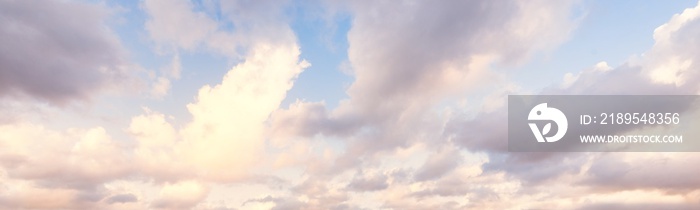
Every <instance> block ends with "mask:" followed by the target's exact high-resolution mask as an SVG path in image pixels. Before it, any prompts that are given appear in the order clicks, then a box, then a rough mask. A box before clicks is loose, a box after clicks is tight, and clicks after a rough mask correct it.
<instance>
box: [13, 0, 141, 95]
mask: <svg viewBox="0 0 700 210" xmlns="http://www.w3.org/2000/svg"><path fill="white" fill-rule="evenodd" d="M109 13H110V11H109V10H108V9H107V8H105V7H104V6H103V5H99V4H89V3H83V2H73V1H51V2H34V1H2V2H0V24H1V25H3V27H2V29H0V40H2V45H3V46H4V47H3V48H2V49H0V63H2V67H0V96H8V95H14V96H30V97H32V98H37V99H40V100H43V101H48V102H51V103H54V104H64V103H66V102H68V101H72V100H85V99H88V98H91V97H92V96H93V94H94V93H95V92H97V91H99V90H103V89H106V88H109V87H115V85H117V84H123V82H126V81H128V77H129V76H128V71H129V70H128V69H129V66H130V64H129V62H128V60H127V58H126V56H127V53H126V51H125V49H123V47H122V45H121V44H120V41H119V38H118V37H117V36H116V35H115V34H114V33H113V32H112V31H110V30H109V28H108V27H107V26H106V24H105V19H106V18H107V17H108V16H109Z"/></svg>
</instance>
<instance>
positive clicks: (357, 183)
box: [348, 174, 388, 192]
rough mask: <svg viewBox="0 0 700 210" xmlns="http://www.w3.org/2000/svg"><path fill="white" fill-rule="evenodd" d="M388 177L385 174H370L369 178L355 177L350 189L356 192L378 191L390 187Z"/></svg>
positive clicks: (349, 186)
mask: <svg viewBox="0 0 700 210" xmlns="http://www.w3.org/2000/svg"><path fill="white" fill-rule="evenodd" d="M387 178H388V177H387V176H386V175H385V174H373V175H372V174H370V175H369V176H367V177H355V178H354V179H353V180H352V181H351V182H350V184H348V188H349V189H351V190H355V191H360V192H363V191H377V190H383V189H386V188H387V187H388V183H387Z"/></svg>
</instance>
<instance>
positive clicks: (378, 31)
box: [0, 0, 700, 209]
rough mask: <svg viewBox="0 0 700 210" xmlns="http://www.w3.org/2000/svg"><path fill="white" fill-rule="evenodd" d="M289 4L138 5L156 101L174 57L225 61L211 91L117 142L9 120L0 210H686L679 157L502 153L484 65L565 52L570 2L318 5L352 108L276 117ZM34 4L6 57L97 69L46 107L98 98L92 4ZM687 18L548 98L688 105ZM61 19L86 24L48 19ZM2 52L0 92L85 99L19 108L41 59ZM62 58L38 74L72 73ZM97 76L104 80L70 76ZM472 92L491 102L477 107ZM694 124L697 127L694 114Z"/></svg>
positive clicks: (107, 51)
mask: <svg viewBox="0 0 700 210" xmlns="http://www.w3.org/2000/svg"><path fill="white" fill-rule="evenodd" d="M286 3H287V2H277V1H261V2H258V1H256V3H251V2H249V1H221V2H219V1H201V2H191V1H184V0H182V1H161V0H147V1H143V2H142V3H140V4H139V8H140V9H142V10H143V12H145V16H146V20H145V24H144V26H145V28H144V29H143V30H144V31H143V32H144V34H145V35H147V36H148V38H149V41H152V43H151V44H153V47H154V49H155V50H156V51H158V53H164V54H166V55H172V56H173V62H172V64H171V67H172V70H170V71H164V72H165V73H163V75H160V77H159V78H162V80H161V79H158V80H161V81H164V82H162V84H161V83H157V85H156V87H159V88H156V89H154V90H157V91H155V93H157V94H156V95H162V94H163V93H165V92H167V89H168V87H169V85H170V83H169V80H170V79H177V78H178V77H179V74H180V71H181V66H180V65H179V62H180V61H179V59H180V57H179V56H183V55H185V54H186V53H189V52H199V51H205V52H207V53H215V54H217V55H224V56H227V57H229V58H232V60H235V61H236V64H235V65H232V66H233V67H232V68H231V69H230V70H229V71H228V72H227V73H226V74H225V75H223V78H222V80H221V81H220V82H219V83H218V84H216V85H204V86H203V87H201V88H199V91H198V92H197V93H196V94H195V97H194V99H193V101H191V102H190V103H189V104H186V105H185V104H181V105H182V107H183V109H184V110H186V111H187V112H188V113H189V114H190V116H191V119H187V118H185V119H180V118H175V117H172V116H170V115H169V113H164V111H162V110H152V109H149V108H144V109H143V110H144V111H143V113H141V114H138V115H136V116H127V119H130V121H129V122H128V123H127V124H126V125H124V128H123V130H110V129H108V127H107V126H88V128H70V129H60V128H55V127H52V126H48V125H43V124H42V123H41V121H40V120H33V119H23V118H20V119H17V121H16V122H12V123H6V124H0V208H3V209H149V208H150V209H381V208H385V209H542V208H556V209H609V208H615V209H639V208H642V207H647V208H652V209H659V208H661V209H668V208H672V209H697V208H699V207H700V206H698V201H700V192H699V191H698V190H697V189H699V187H700V180H699V179H698V178H697V177H696V176H694V174H697V172H698V170H694V169H692V167H691V168H689V167H688V165H690V164H692V163H694V162H697V161H698V157H697V155H694V154H692V153H688V154H674V153H636V154H626V153H615V154H597V153H563V154H562V153H517V154H516V153H508V152H507V149H506V148H507V145H506V142H507V139H506V138H507V136H506V134H505V133H506V132H505V131H504V125H506V124H507V116H506V112H505V110H506V107H505V105H504V104H505V103H503V101H504V100H505V99H506V95H508V94H511V93H519V92H518V88H517V85H514V84H512V81H509V80H508V75H507V74H509V72H503V71H494V70H493V69H492V66H493V65H494V64H495V65H520V64H522V63H524V62H527V61H528V59H529V58H530V57H531V56H532V55H533V54H535V53H539V52H543V51H547V50H549V49H553V48H555V47H556V46H557V45H558V44H560V43H562V42H564V41H566V40H567V38H568V34H569V33H570V32H571V31H572V30H573V29H574V27H575V26H576V23H577V21H578V20H577V18H578V17H573V16H572V12H571V11H572V10H573V9H575V8H576V7H577V5H578V4H577V2H570V1H557V2H544V1H529V2H527V3H525V2H512V1H440V2H428V1H405V2H403V1H402V2H374V1H347V2H346V1H331V2H325V3H324V5H325V6H327V7H329V9H328V10H331V11H339V12H341V13H348V14H350V16H351V17H352V27H351V29H350V31H349V33H348V41H349V48H348V56H349V57H348V60H349V66H350V67H351V74H352V75H353V76H354V77H355V80H354V82H353V83H352V84H351V85H350V86H349V87H348V89H347V93H348V96H349V97H348V98H347V99H346V100H343V101H341V103H340V104H339V105H338V107H334V108H329V107H326V104H325V103H324V102H305V101H301V100H297V101H296V102H294V103H292V104H291V105H290V106H289V107H288V108H282V109H280V108H279V106H280V104H281V103H282V101H283V100H284V99H285V98H286V97H287V91H288V90H290V89H291V88H292V86H293V84H294V82H295V79H296V78H297V77H298V76H299V75H300V74H301V73H302V72H303V70H304V69H305V68H307V67H308V66H309V65H310V64H309V63H308V62H306V61H305V60H303V59H301V58H300V57H301V50H303V49H300V47H299V44H298V43H297V40H296V35H295V33H294V31H292V30H291V28H290V26H289V23H288V22H286V21H285V20H284V18H285V9H286V6H288V5H286ZM30 4H32V3H31V2H12V1H3V2H2V3H0V5H2V6H3V7H0V11H2V13H0V22H1V23H6V25H10V26H12V27H3V29H2V31H0V32H1V33H2V34H0V36H7V37H9V38H18V37H29V38H32V40H31V42H26V43H10V44H14V45H13V46H14V47H16V49H14V50H16V51H22V50H24V51H27V52H30V51H32V50H33V51H37V50H39V49H41V48H37V46H33V44H37V43H45V44H47V46H49V47H50V49H54V48H53V47H57V48H56V49H58V50H67V51H66V52H73V51H70V50H75V51H76V52H81V53H83V52H90V53H92V54H90V56H98V55H103V56H106V57H100V58H104V59H106V60H100V59H97V60H96V61H95V62H97V63H92V62H87V63H84V64H83V63H81V64H80V65H86V66H77V67H80V68H72V67H71V68H66V69H69V70H66V69H59V70H57V71H65V72H63V73H64V74H63V75H67V77H65V78H64V77H58V78H55V77H53V78H52V79H55V81H54V80H51V81H50V82H48V83H46V84H44V83H42V85H47V87H44V86H41V87H44V88H49V87H51V88H53V89H54V90H52V91H59V90H63V89H61V88H57V87H60V85H67V84H70V85H76V87H73V86H68V87H69V88H68V89H71V88H77V86H80V87H81V88H85V87H98V86H101V85H104V84H107V83H108V82H105V81H110V80H109V79H106V78H111V76H114V75H115V74H116V73H115V72H113V71H111V70H109V69H111V67H114V66H117V67H118V66H119V65H121V64H123V63H122V62H123V61H121V60H120V59H116V60H111V59H113V58H121V57H120V56H122V55H121V52H119V51H120V50H118V49H119V47H118V46H119V44H118V42H117V41H115V40H117V39H116V38H114V37H113V36H114V35H111V33H110V32H109V30H107V29H106V28H104V26H103V23H102V22H101V21H102V20H103V19H100V17H103V16H102V15H104V13H103V12H104V8H103V6H98V5H93V4H87V3H74V2H50V3H47V4H46V5H50V6H55V7H58V8H59V9H62V10H60V11H73V13H70V14H67V13H63V12H59V10H58V9H53V8H49V7H47V8H41V11H44V12H45V13H46V14H45V15H44V16H41V17H34V16H32V15H28V14H36V13H19V12H18V11H26V10H27V9H28V6H30ZM44 6H45V5H44ZM38 7H43V6H42V5H38ZM95 11H101V12H95ZM699 11H700V5H699V6H697V7H695V8H690V9H687V10H685V11H683V12H681V13H679V14H677V15H675V16H673V17H672V18H671V19H670V20H669V21H668V23H666V24H664V25H662V26H660V27H658V28H657V29H656V30H655V31H654V33H653V38H654V40H655V45H654V46H653V47H652V48H651V49H649V50H648V51H647V52H646V53H644V54H643V55H642V56H641V57H640V58H638V59H631V60H630V61H628V62H626V63H625V64H623V65H620V66H616V67H610V66H608V65H607V64H606V63H604V62H601V63H599V64H595V65H593V64H592V66H593V67H591V68H590V69H584V70H582V71H580V72H579V73H575V74H567V75H565V76H564V79H563V81H562V82H561V84H553V85H552V86H551V87H548V88H545V89H544V90H542V93H543V94H640V93H643V94H650V93H653V94H696V93H698V91H700V86H698V81H697V80H698V78H700V77H698V71H697V69H698V67H699V66H698V65H699V64H700V60H698V57H699V56H698V55H700V54H699V53H700V47H698V46H700V45H697V44H695V45H693V44H692V43H698V37H700V30H698V28H700V27H697V26H698V24H700V19H699V17H700V12H699ZM213 14H215V15H213ZM72 15H85V16H86V17H94V19H90V20H85V19H83V18H78V19H75V20H74V19H68V20H72V21H67V20H65V19H61V20H59V19H58V18H56V17H59V16H60V17H64V16H65V17H71V16H72ZM213 16H216V18H214V17H213ZM36 18H51V20H48V19H47V20H44V19H36ZM49 23H53V24H56V25H55V26H53V25H49ZM66 24H67V25H66ZM71 24H81V25H83V26H84V28H81V29H80V30H86V31H85V33H83V34H80V35H79V38H82V39H85V40H93V41H94V42H95V43H97V44H98V45H97V46H102V47H104V48H103V49H92V48H91V47H90V46H83V45H81V44H78V43H73V42H70V41H71V40H73V38H71V37H72V36H65V34H63V33H62V31H61V30H58V29H66V28H67V29H74V28H75V26H73V25H71ZM17 27H24V29H32V30H15V29H18V28H17ZM54 29H55V30H54ZM76 30H78V29H76ZM19 32H22V33H29V32H32V34H20V33H19ZM109 37H112V38H109ZM40 38H41V39H40ZM689 43H690V44H689ZM99 44H102V45H99ZM72 47H78V48H76V49H73V48H72ZM3 49H5V51H9V50H10V49H7V48H3ZM115 49H117V50H115ZM92 50H98V51H92ZM113 50H114V51H113ZM5 51H0V53H2V54H0V59H3V60H0V61H1V62H2V64H3V66H10V67H12V66H13V65H14V66H15V67H17V66H20V67H21V68H19V67H18V68H16V69H11V68H4V67H3V70H2V71H0V74H2V75H0V76H3V77H0V82H1V83H0V93H2V94H6V95H7V94H17V93H20V94H29V95H32V96H35V97H38V98H43V99H46V100H50V101H62V100H64V98H75V97H78V98H79V97H83V96H84V95H85V94H88V92H80V91H78V92H75V93H74V92H70V91H69V92H66V94H64V95H61V94H58V95H55V94H53V93H52V92H41V91H39V92H33V91H34V89H32V88H35V87H34V83H31V82H36V81H37V80H39V81H41V79H43V78H44V77H40V76H38V75H44V74H43V73H47V72H45V71H44V70H45V69H43V66H39V67H36V66H34V67H32V65H44V64H45V63H43V62H32V63H29V62H27V61H25V60H21V59H20V60H18V59H13V58H14V57H11V56H10V55H13V54H11V53H10V54H7V53H5ZM51 52H53V51H50V50H49V51H47V52H45V53H51ZM181 53H182V54H181ZM74 55H75V56H74ZM8 56H9V57H8ZM56 56H58V57H52V58H48V59H47V61H46V62H49V61H50V62H58V61H61V62H63V61H69V62H73V61H77V60H75V59H81V58H83V57H82V56H78V54H74V53H73V54H71V53H60V54H59V55H56ZM88 57H89V56H88ZM53 58H56V59H57V60H52V59H53ZM8 59H9V60H8ZM5 64H7V65H5ZM47 65H49V64H47ZM50 65H58V66H61V65H64V64H62V63H52V64H50ZM76 65H77V64H76ZM95 66H97V67H100V68H101V67H102V66H107V67H105V68H106V69H107V70H100V71H96V72H97V73H96V72H91V71H90V72H88V71H86V72H82V70H84V69H91V68H93V67H95ZM40 67H41V68H40ZM73 67H75V66H73ZM100 68H98V69H100ZM17 69H20V70H26V71H19V70H17ZM75 69H78V70H80V71H81V72H73V70H75ZM78 70H75V71H78ZM183 71H185V70H183ZM24 72H30V73H37V74H36V75H29V76H27V78H24V79H25V80H21V79H20V80H12V81H13V82H7V83H5V82H4V80H3V79H5V78H9V77H5V76H4V75H5V74H8V75H12V74H16V75H24ZM20 73H22V74H20ZM78 73H80V74H87V75H88V77H87V78H92V77H95V78H104V80H95V81H96V83H80V82H76V80H75V79H76V78H80V77H74V76H75V75H73V74H78ZM90 75H92V77H90ZM105 75H109V76H105ZM68 76H70V77H68ZM34 77H37V80H33V79H32V78H34ZM59 80H60V81H59ZM52 82H54V83H52ZM64 83H65V84H64ZM3 85H6V86H3ZM82 85H86V86H82ZM90 85H95V86H90ZM30 87H31V88H30ZM3 90H4V91H5V92H3ZM44 91H48V90H44ZM81 91H82V89H81ZM483 92H487V93H483ZM68 93H70V94H68ZM483 94H485V95H487V97H485V99H483V100H472V99H473V98H475V97H476V98H480V96H481V95H483ZM54 96H56V98H54ZM688 116H691V117H695V118H697V117H698V116H700V113H697V111H694V110H688ZM117 132H123V133H122V134H124V135H114V133H117ZM691 132H697V131H691ZM122 138H124V139H122ZM57 157H58V158H57ZM666 172H675V173H673V174H668V173H666Z"/></svg>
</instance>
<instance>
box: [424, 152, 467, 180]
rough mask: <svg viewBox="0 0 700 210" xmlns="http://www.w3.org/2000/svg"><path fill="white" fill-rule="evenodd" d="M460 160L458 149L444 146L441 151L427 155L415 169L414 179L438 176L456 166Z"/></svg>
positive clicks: (430, 178) (435, 177) (427, 178)
mask: <svg viewBox="0 0 700 210" xmlns="http://www.w3.org/2000/svg"><path fill="white" fill-rule="evenodd" d="M461 162H462V156H461V155H460V154H459V150H457V149H456V148H454V147H448V146H445V148H443V149H442V151H436V152H435V153H434V154H433V155H431V156H430V157H428V159H427V160H426V161H425V163H423V166H421V167H420V168H419V169H418V171H416V174H415V176H414V179H415V180H416V181H419V182H421V181H429V180H433V179H437V178H440V177H441V176H443V175H445V174H446V173H449V172H450V171H452V170H454V169H455V168H457V166H459V164H460V163H461Z"/></svg>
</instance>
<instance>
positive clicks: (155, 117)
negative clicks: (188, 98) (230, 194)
mask: <svg viewBox="0 0 700 210" xmlns="http://www.w3.org/2000/svg"><path fill="white" fill-rule="evenodd" d="M299 54H300V52H299V49H298V47H297V46H296V45H295V44H288V45H283V46H277V45H268V44H260V45H259V46H256V47H255V48H254V49H252V50H251V53H250V55H249V56H248V57H247V59H246V60H245V62H243V63H241V64H238V65H236V66H235V67H233V68H232V69H231V70H230V71H229V73H228V74H226V76H224V79H223V81H222V82H221V84H219V85H216V86H213V87H212V86H208V85H207V86H204V87H202V88H201V89H200V90H199V93H198V95H197V100H196V101H195V102H194V103H191V104H188V105H187V109H188V110H189V112H190V113H191V114H192V119H193V120H192V121H191V122H189V123H187V124H186V125H185V126H184V127H183V128H182V129H180V130H176V129H175V128H174V127H173V126H172V125H171V124H170V123H169V122H168V121H167V120H166V119H165V116H164V115H163V114H160V113H146V114H145V115H141V116H137V117H135V118H134V119H133V120H132V123H131V127H130V132H131V133H132V134H134V136H135V137H136V138H137V140H138V141H137V142H138V147H137V148H136V151H135V152H136V155H137V157H139V158H140V159H141V160H142V162H141V163H143V164H144V165H143V166H144V167H145V168H144V170H143V171H144V172H147V173H153V174H151V175H154V176H158V177H161V178H165V179H168V176H171V175H175V176H182V175H183V174H186V175H185V176H197V177H205V178H207V179H211V180H235V179H242V178H244V177H245V176H246V175H247V172H248V171H249V169H250V168H251V167H252V166H254V164H255V163H256V162H257V161H258V160H259V159H260V158H261V153H262V152H263V149H264V148H263V146H264V142H265V139H264V128H265V121H266V120H267V118H268V116H269V115H270V113H272V112H273V111H274V110H275V109H277V107H278V106H279V104H280V103H281V102H282V100H283V99H284V98H285V95H286V92H287V91H288V90H289V89H290V88H291V87H292V84H293V80H294V79H295V78H296V77H297V75H298V74H299V73H301V71H302V70H303V69H304V68H306V67H308V66H309V63H307V62H306V61H299ZM170 178H172V177H170Z"/></svg>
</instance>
